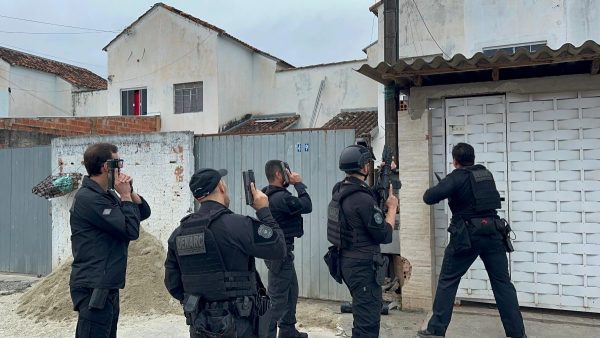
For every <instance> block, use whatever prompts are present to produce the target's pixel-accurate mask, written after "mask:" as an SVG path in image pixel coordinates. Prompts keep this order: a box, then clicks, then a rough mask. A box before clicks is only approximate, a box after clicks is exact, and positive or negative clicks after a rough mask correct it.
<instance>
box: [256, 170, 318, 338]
mask: <svg viewBox="0 0 600 338" xmlns="http://www.w3.org/2000/svg"><path fill="white" fill-rule="evenodd" d="M265 175H266V176H267V180H268V181H269V185H268V186H267V187H265V188H264V189H263V190H262V191H263V192H264V193H265V194H266V195H267V196H268V197H269V209H271V213H272V214H273V217H274V218H275V220H276V221H277V223H278V224H279V226H280V227H281V229H282V230H283V235H284V236H285V243H286V245H287V256H286V257H285V258H284V259H282V260H265V264H266V265H267V268H268V270H269V292H268V294H269V297H271V302H272V304H273V307H272V309H271V325H270V328H269V337H272V338H275V336H276V334H277V326H278V324H279V335H278V337H280V338H292V337H308V334H306V333H304V332H299V331H298V330H297V329H296V328H295V324H296V303H297V302H298V277H297V276H296V268H295V267H294V254H293V250H294V237H297V238H300V237H302V235H304V229H303V223H302V214H308V213H310V212H311V211H312V202H311V200H310V196H309V195H308V192H306V185H304V184H303V183H302V177H301V176H300V174H298V173H296V172H292V171H290V170H289V169H288V167H287V166H286V165H285V162H282V161H279V160H271V161H268V162H267V163H266V164H265ZM290 184H291V185H293V186H294V188H295V189H296V192H297V193H298V197H296V196H294V195H292V194H291V193H290V192H289V191H288V190H287V187H288V186H289V185H290Z"/></svg>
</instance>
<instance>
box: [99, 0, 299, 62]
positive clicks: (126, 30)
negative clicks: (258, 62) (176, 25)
mask: <svg viewBox="0 0 600 338" xmlns="http://www.w3.org/2000/svg"><path fill="white" fill-rule="evenodd" d="M159 7H161V8H164V9H166V10H168V11H169V12H172V13H174V14H177V15H179V16H181V17H183V18H186V19H188V20H190V21H192V22H195V23H197V24H199V25H202V26H204V27H206V28H208V29H211V30H213V31H215V32H217V33H218V34H221V35H223V36H225V37H227V38H230V39H231V40H233V41H235V42H237V43H239V44H240V45H242V46H244V47H246V48H248V49H250V50H251V51H253V52H255V53H258V54H261V55H263V56H266V57H268V58H270V59H272V60H275V61H277V62H279V63H281V65H283V66H284V67H286V68H294V66H292V65H291V64H289V63H287V62H286V61H284V60H282V59H280V58H277V57H275V56H273V55H271V54H269V53H266V52H263V51H262V50H260V49H258V48H256V47H253V46H251V45H249V44H247V43H245V42H244V41H242V40H240V39H238V38H236V37H235V36H233V35H231V34H229V33H227V32H226V31H225V30H224V29H221V28H219V27H217V26H215V25H211V24H210V23H208V22H206V21H204V20H201V19H198V18H197V17H195V16H193V15H190V14H188V13H186V12H184V11H182V10H179V9H177V8H175V7H173V6H169V5H167V4H164V3H162V2H158V3H156V4H154V6H152V7H151V8H150V9H149V10H148V11H146V12H145V13H144V14H142V15H141V16H140V17H139V18H137V20H135V21H134V22H132V23H131V24H130V25H129V26H127V28H125V29H124V30H123V31H122V32H121V33H119V34H118V35H117V36H116V37H115V38H114V39H112V40H111V41H110V42H109V43H108V44H107V45H106V46H104V48H102V50H104V51H106V50H107V48H108V46H110V45H111V44H112V43H113V42H114V41H115V40H117V39H118V38H120V37H121V36H122V35H123V34H125V33H126V32H128V31H129V30H131V28H132V27H133V26H135V24H137V23H138V22H139V21H140V20H141V19H142V18H143V17H145V16H146V15H147V14H148V13H150V12H151V11H152V10H154V9H155V8H159Z"/></svg>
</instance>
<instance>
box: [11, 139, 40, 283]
mask: <svg viewBox="0 0 600 338" xmlns="http://www.w3.org/2000/svg"><path fill="white" fill-rule="evenodd" d="M50 173H51V168H50V147H34V148H14V149H2V150H0V196H2V203H0V215H1V217H0V271H4V272H18V273H26V274H34V275H45V274H47V273H49V272H50V271H51V258H52V252H51V251H52V239H51V236H52V231H51V228H52V220H51V217H50V203H49V202H48V201H47V200H45V199H43V198H41V197H38V196H36V195H34V194H32V193H31V188H32V187H33V186H34V185H36V184H37V183H39V182H40V181H41V180H43V179H44V178H46V177H47V176H48V175H50Z"/></svg>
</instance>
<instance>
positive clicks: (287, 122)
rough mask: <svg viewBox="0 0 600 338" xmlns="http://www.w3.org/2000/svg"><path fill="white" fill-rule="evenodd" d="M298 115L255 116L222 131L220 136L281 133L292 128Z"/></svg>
mask: <svg viewBox="0 0 600 338" xmlns="http://www.w3.org/2000/svg"><path fill="white" fill-rule="evenodd" d="M299 119H300V115H289V114H288V115H281V116H277V115H264V116H261V115H257V116H253V117H251V118H249V119H247V120H245V121H242V122H240V123H239V124H237V125H235V126H233V127H231V128H229V129H227V130H225V131H222V132H221V134H255V133H264V132H275V131H282V130H286V129H288V128H290V127H291V126H293V125H294V124H295V123H296V122H297V121H298V120H299Z"/></svg>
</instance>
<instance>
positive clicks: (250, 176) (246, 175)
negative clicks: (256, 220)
mask: <svg viewBox="0 0 600 338" xmlns="http://www.w3.org/2000/svg"><path fill="white" fill-rule="evenodd" d="M242 179H243V180H244V193H245V196H246V205H252V204H253V203H254V196H253V195H252V189H251V187H250V183H254V184H255V186H256V181H255V180H254V170H252V169H250V170H248V171H242Z"/></svg>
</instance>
